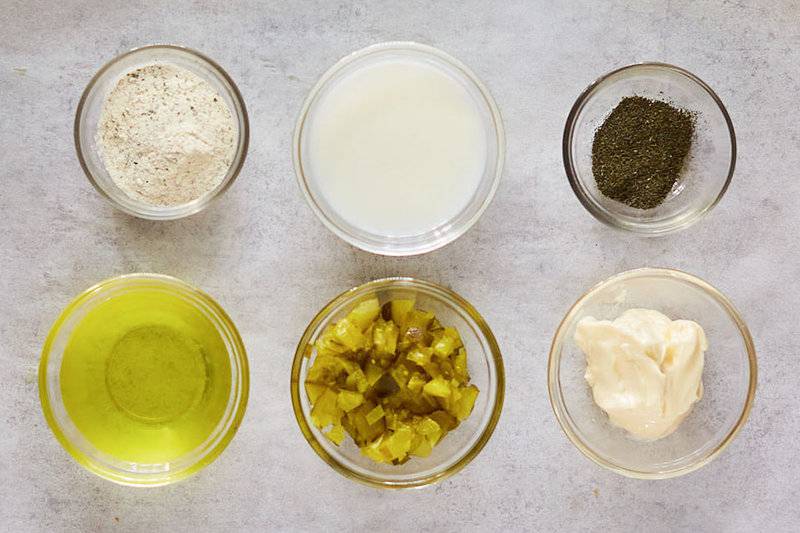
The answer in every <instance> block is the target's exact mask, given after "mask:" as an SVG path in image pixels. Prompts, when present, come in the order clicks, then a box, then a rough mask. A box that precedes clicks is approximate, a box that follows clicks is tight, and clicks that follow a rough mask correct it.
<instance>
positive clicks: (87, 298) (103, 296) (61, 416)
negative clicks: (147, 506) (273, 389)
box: [39, 274, 250, 486]
mask: <svg viewBox="0 0 800 533" xmlns="http://www.w3.org/2000/svg"><path fill="white" fill-rule="evenodd" d="M137 291H151V292H152V291H158V292H159V293H161V294H166V295H168V296H170V297H175V298H176V299H180V300H181V301H182V303H183V304H188V305H189V306H191V307H192V308H194V309H196V310H197V311H198V312H199V313H201V314H202V315H203V316H204V317H205V318H206V319H207V320H208V321H209V322H210V323H212V324H213V325H214V327H215V328H216V330H217V333H218V334H219V336H220V338H221V339H222V341H223V342H224V345H225V348H226V350H227V353H228V358H229V361H230V368H231V385H230V392H229V393H228V400H227V404H226V407H225V411H224V414H223V416H222V418H221V419H220V422H219V423H218V424H217V426H216V427H215V428H214V430H213V431H212V432H211V433H210V434H209V435H208V437H207V438H206V440H205V441H204V442H203V443H202V444H201V445H200V446H198V447H197V448H195V449H194V450H192V451H191V452H189V453H187V454H185V455H184V456H182V457H179V458H178V459H177V460H174V461H170V462H165V463H160V464H150V463H148V464H143V463H133V462H128V461H123V460H120V459H118V458H115V457H112V456H110V455H108V454H107V453H104V452H102V451H101V450H98V449H97V448H96V447H94V446H93V445H92V444H91V443H90V442H89V441H88V440H87V439H86V438H85V437H84V436H83V434H82V433H81V431H80V430H79V429H78V427H77V426H76V425H75V423H74V422H73V421H72V419H71V418H70V415H69V413H68V412H67V409H66V406H65V404H64V400H63V398H62V391H61V369H62V361H63V357H64V352H65V349H66V346H67V344H68V342H69V340H70V337H71V336H72V333H73V331H75V329H76V327H77V326H78V324H79V323H80V322H81V320H82V319H83V318H84V317H85V316H86V315H87V313H89V312H90V311H91V310H92V309H93V308H95V307H96V306H97V305H99V304H101V303H103V302H106V301H108V300H109V299H111V298H114V297H115V296H117V295H121V294H130V293H132V292H137ZM249 384H250V377H249V371H248V365H247V355H246V354H245V349H244V345H243V344H242V339H241V337H240V336H239V332H238V331H237V330H236V327H235V326H234V325H233V322H232V321H231V319H230V317H228V315H227V314H226V313H225V311H224V310H223V309H222V308H221V307H220V306H219V304H217V303H216V302H215V301H214V300H213V299H211V297H210V296H208V295H207V294H205V293H203V292H201V291H199V290H198V289H195V288H194V287H192V286H190V285H188V284H186V283H184V282H182V281H180V280H178V279H175V278H172V277H169V276H163V275H159V274H129V275H125V276H119V277H116V278H111V279H108V280H105V281H102V282H100V283H98V284H97V285H95V286H93V287H91V288H89V289H87V290H86V291H84V292H82V293H81V294H80V295H78V296H77V297H76V298H75V299H74V300H73V301H72V302H71V303H70V304H69V305H68V306H67V307H66V308H65V309H64V311H63V312H62V313H61V315H60V316H59V317H58V319H57V320H56V322H55V323H54V324H53V327H52V328H51V329H50V333H49V335H48V336H47V340H46V341H45V344H44V349H43V350H42V359H41V362H40V364H39V399H40V400H41V403H42V410H43V411H44V416H45V419H46V420H47V423H48V425H49V426H50V429H52V430H53V433H54V434H55V436H56V438H57V439H58V441H59V442H60V443H61V445H62V446H63V447H64V449H66V450H67V452H69V454H70V455H72V457H73V458H74V459H75V460H76V461H78V463H80V464H81V465H82V466H83V467H85V468H86V469H87V470H89V471H90V472H92V473H94V474H97V475H98V476H100V477H102V478H105V479H108V480H110V481H114V482H116V483H119V484H122V485H131V486H158V485H166V484H168V483H173V482H175V481H178V480H180V479H183V478H185V477H187V476H190V475H192V474H194V473H196V472H198V471H199V470H201V469H202V468H203V467H205V466H206V465H208V464H209V463H211V462H212V461H213V460H214V459H216V458H217V457H218V456H219V455H220V453H222V451H223V450H224V449H225V447H226V446H227V445H228V443H229V442H230V441H231V439H232V438H233V436H234V434H235V433H236V430H237V429H238V428H239V425H240V424H241V422H242V418H243V417H244V412H245V408H246V406H247V398H248V389H249Z"/></svg>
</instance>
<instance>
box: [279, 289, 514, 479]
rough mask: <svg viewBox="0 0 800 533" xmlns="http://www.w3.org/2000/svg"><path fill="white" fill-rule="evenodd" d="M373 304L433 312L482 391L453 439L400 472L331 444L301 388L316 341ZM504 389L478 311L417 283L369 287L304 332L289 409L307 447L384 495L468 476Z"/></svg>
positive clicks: (352, 448)
mask: <svg viewBox="0 0 800 533" xmlns="http://www.w3.org/2000/svg"><path fill="white" fill-rule="evenodd" d="M373 296H377V297H378V298H379V299H380V300H381V303H383V302H385V301H387V300H390V299H395V298H410V297H411V298H415V299H416V303H417V307H418V308H420V309H425V310H427V311H431V312H433V313H434V314H435V315H436V317H437V318H438V319H439V320H440V321H441V323H442V325H444V326H452V327H455V328H456V329H457V330H458V332H459V333H460V335H461V339H462V341H463V342H464V346H465V347H466V349H467V361H468V366H469V373H470V375H471V377H472V381H471V383H473V384H474V385H476V386H477V387H478V388H479V389H480V394H478V398H477V400H476V402H475V406H474V408H473V411H472V414H471V415H470V417H469V418H467V419H466V420H464V421H463V422H462V423H461V424H460V425H459V426H458V428H456V429H455V430H453V431H452V432H450V433H448V434H447V435H446V436H445V437H444V438H443V439H442V440H441V442H439V444H437V446H436V447H434V449H433V453H431V455H430V456H429V457H425V458H421V457H414V458H412V459H411V460H410V461H408V462H407V463H405V464H403V465H386V464H378V463H374V462H373V461H372V460H371V459H368V458H367V457H365V456H364V455H362V454H361V452H360V450H359V449H358V447H357V446H356V445H355V443H354V442H353V440H352V439H351V438H350V436H349V435H348V436H346V438H345V440H344V441H343V442H342V444H341V445H340V446H336V445H335V444H333V443H332V442H330V441H329V440H328V438H327V437H325V436H324V435H323V434H322V432H321V431H320V430H318V429H317V428H316V426H314V425H313V423H312V422H311V405H310V402H309V400H308V396H307V395H306V392H305V388H304V387H303V386H302V384H303V383H305V379H306V373H307V371H308V368H309V363H311V361H312V358H313V356H314V354H312V353H311V352H310V351H309V350H310V349H313V345H314V342H316V340H317V337H318V336H319V335H320V334H321V333H322V331H323V330H324V329H325V328H326V327H327V326H328V325H329V324H331V323H333V322H336V321H337V320H339V319H341V318H343V317H344V316H345V315H346V314H347V313H348V312H349V311H350V310H351V309H352V308H353V307H354V306H355V305H357V304H358V303H359V302H361V301H363V300H364V299H366V298H369V297H373ZM504 388H505V377H504V374H503V360H502V357H501V355H500V348H499V347H498V345H497V341H496V340H495V338H494V335H493V334H492V331H491V330H490V329H489V326H488V325H487V324H486V322H485V321H484V320H483V318H482V317H481V316H480V315H479V314H478V312H477V311H476V310H475V308H474V307H472V305H470V304H469V302H467V301H466V300H464V299H463V298H461V297H460V296H459V295H457V294H456V293H454V292H452V291H451V290H449V289H446V288H444V287H440V286H438V285H435V284H433V283H430V282H427V281H421V280H417V279H413V278H386V279H379V280H375V281H371V282H369V283H365V284H364V285H361V286H359V287H355V288H353V289H350V290H349V291H347V292H344V293H342V294H340V295H339V296H337V297H336V298H334V299H333V301H331V302H330V303H329V304H328V305H326V306H325V307H324V308H323V309H322V310H321V311H320V312H319V313H317V316H315V317H314V319H313V320H312V321H311V323H310V324H309V325H308V328H306V330H305V332H304V333H303V336H302V338H301V339H300V343H299V344H298V346H297V352H296V353H295V356H294V363H293V364H292V376H291V393H292V406H293V407H294V414H295V417H296V418H297V423H298V424H299V425H300V430H301V431H302V432H303V435H304V436H305V438H306V440H307V441H308V443H309V444H310V445H311V447H312V448H313V449H314V451H315V452H317V454H318V455H319V456H320V457H321V458H322V459H323V460H324V461H325V462H326V463H328V464H329V465H330V466H331V467H333V468H334V469H335V470H336V471H337V472H339V473H340V474H342V475H344V476H345V477H348V478H350V479H354V480H356V481H359V482H362V483H365V484H367V485H371V486H375V487H383V488H410V487H421V486H424V485H429V484H431V483H435V482H437V481H440V480H442V479H444V478H446V477H449V476H451V475H453V474H455V473H456V472H458V471H459V470H461V469H462V468H464V467H465V466H466V465H467V464H468V463H469V462H470V461H471V460H472V459H474V458H475V456H476V455H478V453H479V452H480V451H481V449H483V447H484V445H485V444H486V443H487V442H488V440H489V437H491V435H492V432H493V431H494V428H495V426H496V425H497V421H498V419H499V418H500V411H501V410H502V408H503V394H504Z"/></svg>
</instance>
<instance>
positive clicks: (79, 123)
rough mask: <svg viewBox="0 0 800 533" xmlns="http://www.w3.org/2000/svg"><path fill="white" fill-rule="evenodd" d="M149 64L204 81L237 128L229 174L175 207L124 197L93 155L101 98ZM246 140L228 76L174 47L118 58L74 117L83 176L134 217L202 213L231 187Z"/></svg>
mask: <svg viewBox="0 0 800 533" xmlns="http://www.w3.org/2000/svg"><path fill="white" fill-rule="evenodd" d="M153 63H168V64H172V65H176V66H178V67H182V68H185V69H187V70H189V71H191V72H192V73H194V74H196V75H197V76H199V77H201V78H202V79H203V80H205V81H207V82H208V83H209V84H210V85H211V86H212V87H213V88H214V89H215V90H216V91H217V93H219V95H220V96H221V97H222V99H223V100H224V101H225V103H226V104H227V105H228V108H229V109H230V110H231V114H232V116H233V117H234V122H235V123H236V130H237V131H236V136H237V145H236V153H235V155H234V157H233V161H231V166H230V168H229V169H228V173H227V174H226V175H225V177H224V178H223V179H222V181H221V182H220V184H219V185H217V187H216V188H214V189H213V190H211V191H209V192H208V193H206V194H204V195H203V196H201V197H200V198H197V199H196V200H193V201H191V202H188V203H185V204H180V205H175V206H160V205H152V204H148V203H146V202H143V201H141V200H137V199H135V198H132V197H131V196H129V195H128V194H127V193H125V191H123V190H122V189H120V188H119V187H118V186H117V184H116V183H114V180H113V179H112V178H111V176H110V175H109V173H108V171H107V170H106V167H105V164H104V163H103V159H102V157H101V156H100V152H99V150H98V146H97V142H96V136H97V127H98V124H99V122H100V114H101V112H102V109H103V104H104V102H105V99H106V96H107V95H108V93H109V92H110V91H111V90H112V89H113V88H114V86H115V85H116V84H117V82H118V81H119V79H120V77H122V76H124V75H125V73H127V72H130V71H131V70H133V69H135V68H138V67H142V66H145V65H149V64H153ZM249 139H250V126H249V122H248V118H247V110H246V109H245V106H244V100H243V99H242V95H241V94H240V93H239V89H238V88H237V87H236V84H234V83H233V80H232V79H231V77H230V76H228V74H227V73H226V72H225V71H224V70H223V69H222V67H220V66H219V65H218V64H217V63H215V62H214V61H213V60H212V59H210V58H208V57H206V56H204V55H203V54H201V53H200V52H197V51H195V50H191V49H189V48H184V47H181V46H174V45H166V44H165V45H160V44H159V45H150V46H143V47H141V48H134V49H133V50H130V51H128V52H125V53H124V54H121V55H119V56H117V57H115V58H114V59H112V60H111V61H109V62H108V63H106V64H105V65H103V67H102V68H101V69H100V70H99V71H98V72H97V74H95V75H94V77H93V78H92V80H91V81H90V82H89V85H87V86H86V89H85V90H84V91H83V95H82V96H81V100H80V102H79V103H78V110H77V112H76V114H75V148H76V150H77V151H78V159H79V160H80V163H81V167H83V171H84V172H85V173H86V177H87V178H89V181H90V182H91V184H92V185H94V187H95V188H96V189H97V190H98V191H99V192H100V194H102V195H103V196H104V197H106V199H108V200H109V201H110V202H111V203H112V204H113V205H114V206H115V207H117V208H118V209H120V210H122V211H124V212H126V213H128V214H129V215H133V216H136V217H139V218H145V219H149V220H175V219H178V218H183V217H186V216H189V215H193V214H194V213H197V212H199V211H202V210H203V209H205V208H206V207H207V206H208V204H209V203H211V201H212V200H214V199H215V198H217V197H218V196H220V195H221V194H222V193H223V192H225V191H226V190H227V189H228V187H230V186H231V185H232V184H233V181H234V180H235V179H236V176H238V175H239V171H240V170H241V169H242V165H243V164H244V160H245V156H246V155H247V147H248V143H249Z"/></svg>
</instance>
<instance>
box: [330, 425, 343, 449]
mask: <svg viewBox="0 0 800 533" xmlns="http://www.w3.org/2000/svg"><path fill="white" fill-rule="evenodd" d="M325 436H326V437H328V439H329V440H330V441H331V442H332V443H334V444H335V445H337V446H338V445H340V444H341V443H342V441H343V440H344V436H345V433H344V428H343V427H342V426H338V425H337V426H333V427H332V428H331V429H330V431H328V432H327V433H325Z"/></svg>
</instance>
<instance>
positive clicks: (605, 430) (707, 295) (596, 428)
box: [547, 268, 756, 479]
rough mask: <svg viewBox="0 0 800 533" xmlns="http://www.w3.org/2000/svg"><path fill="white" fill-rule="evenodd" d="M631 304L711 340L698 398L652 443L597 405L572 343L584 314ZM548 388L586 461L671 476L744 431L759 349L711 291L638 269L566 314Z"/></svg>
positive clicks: (679, 277)
mask: <svg viewBox="0 0 800 533" xmlns="http://www.w3.org/2000/svg"><path fill="white" fill-rule="evenodd" d="M635 307H643V308H650V309H655V310H657V311H661V312H662V313H664V314H666V315H667V316H668V317H670V318H671V319H673V320H675V319H679V318H681V319H689V320H694V321H695V322H697V323H698V324H700V325H701V326H702V327H703V329H704V330H705V333H706V336H707V339H708V351H707V352H706V354H705V367H704V369H703V390H704V392H703V397H702V398H701V399H700V400H699V401H698V402H697V403H696V404H695V405H694V407H693V408H692V410H691V412H690V413H689V415H688V416H687V417H686V419H685V420H684V421H683V423H682V424H681V425H680V426H679V427H678V429H677V430H675V432H674V433H672V434H670V435H668V436H666V437H664V438H662V439H660V440H657V441H654V442H642V441H637V440H634V439H633V438H632V437H630V436H628V434H627V432H625V430H623V429H620V428H618V427H616V426H613V425H612V424H611V423H610V422H609V420H608V416H607V415H606V414H605V413H604V412H603V411H602V410H601V409H600V408H599V407H598V406H597V405H596V404H595V403H594V399H593V398H592V391H591V388H590V387H589V385H588V384H587V383H586V380H585V379H584V372H585V371H586V357H585V355H584V354H583V352H582V351H581V349H580V348H579V347H578V346H577V345H576V344H575V340H574V334H575V326H576V325H577V323H578V321H580V320H581V319H582V318H583V317H585V316H593V317H595V318H597V319H601V320H602V319H606V320H612V319H614V318H616V317H618V316H619V315H620V314H622V313H623V312H624V311H625V310H627V309H631V308H635ZM547 384H548V390H549V394H550V402H551V404H552V406H553V411H555V414H556V418H557V419H558V422H559V424H561V427H562V429H563V430H564V432H565V433H566V434H567V437H569V439H570V440H571V441H572V443H573V444H574V445H575V446H576V447H577V448H578V449H579V450H580V451H581V452H583V453H584V454H585V455H586V456H587V457H589V458H590V459H591V460H593V461H594V462H596V463H597V464H599V465H601V466H604V467H606V468H608V469H610V470H613V471H614V472H617V473H620V474H623V475H626V476H630V477H636V478H648V479H660V478H668V477H674V476H679V475H682V474H685V473H687V472H691V471H693V470H696V469H698V468H700V467H701V466H703V465H705V464H706V463H708V462H709V461H711V460H712V459H713V458H715V457H716V456H717V455H718V454H719V453H720V452H721V451H722V450H723V449H724V448H725V447H726V446H727V445H728V444H729V443H730V442H731V440H733V438H734V436H736V434H737V432H738V431H739V430H740V429H741V428H742V425H743V424H744V422H745V420H746V419H747V416H748V414H749V412H750V408H751V406H752V404H753V398H754V395H755V390H756V352H755V348H754V346H753V340H752V339H751V337H750V332H749V331H748V330H747V326H746V325H745V323H744V321H743V320H742V318H741V317H740V316H739V313H738V312H737V311H736V309H734V307H733V305H732V304H731V302H730V301H729V300H728V299H727V298H726V297H725V296H723V295H722V294H721V293H720V292H719V291H717V290H716V289H715V288H714V287H712V286H711V285H709V284H708V283H706V282H704V281H703V280H701V279H698V278H696V277H694V276H691V275H689V274H685V273H683V272H679V271H677V270H667V269H659V268H643V269H638V270H630V271H628V272H623V273H621V274H617V275H616V276H612V277H611V278H609V279H607V280H606V281H604V282H602V283H600V284H599V285H597V286H595V287H593V288H592V289H591V290H590V291H589V292H587V293H586V294H585V295H583V296H582V297H581V298H580V299H579V300H578V301H577V302H576V303H575V305H573V306H572V308H571V309H570V310H569V312H567V315H566V316H565V317H564V319H563V320H562V322H561V325H560V326H559V327H558V331H556V334H555V338H554V339H553V346H552V348H551V350H550V360H549V364H548V382H547Z"/></svg>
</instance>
